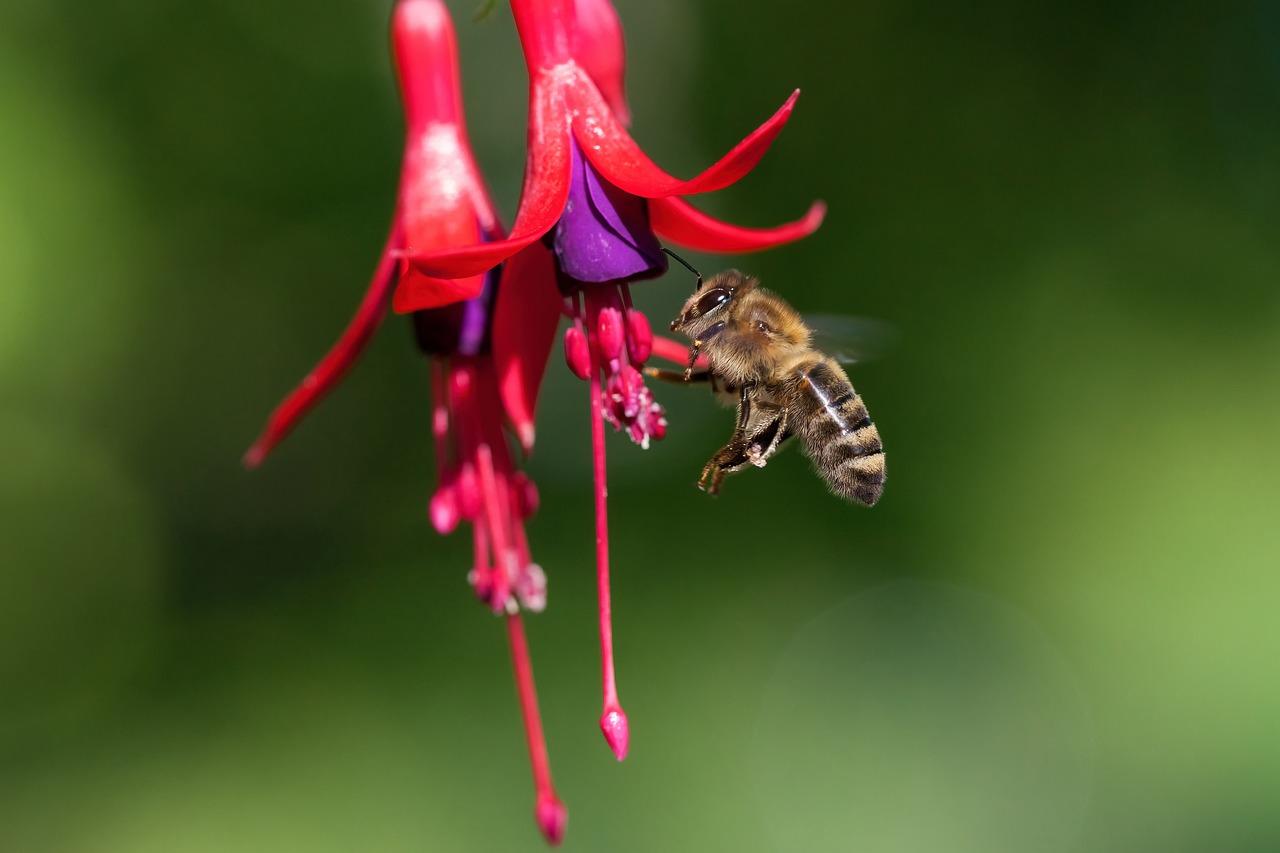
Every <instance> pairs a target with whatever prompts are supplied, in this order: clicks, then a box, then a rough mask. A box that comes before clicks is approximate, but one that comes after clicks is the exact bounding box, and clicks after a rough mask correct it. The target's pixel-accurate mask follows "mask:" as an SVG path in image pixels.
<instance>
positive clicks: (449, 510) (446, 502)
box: [427, 483, 462, 536]
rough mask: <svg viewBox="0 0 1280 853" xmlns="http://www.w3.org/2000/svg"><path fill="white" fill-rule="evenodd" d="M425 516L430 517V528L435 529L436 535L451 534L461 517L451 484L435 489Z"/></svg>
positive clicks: (455, 494)
mask: <svg viewBox="0 0 1280 853" xmlns="http://www.w3.org/2000/svg"><path fill="white" fill-rule="evenodd" d="M427 514H428V515H429V516H430V517H431V526H432V527H434V528H435V529H436V533H439V534H440V535H441V536H444V535H445V534H448V533H452V532H453V530H454V528H455V527H457V526H458V522H459V521H460V520H461V518H462V516H461V513H460V512H459V510H458V496H457V493H456V491H455V489H454V487H453V485H452V484H450V483H445V484H444V485H442V486H441V487H440V488H438V489H436V493H435V494H434V495H432V496H431V504H430V506H429V508H428V510H427Z"/></svg>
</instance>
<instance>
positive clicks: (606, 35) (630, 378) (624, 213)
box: [244, 0, 824, 843]
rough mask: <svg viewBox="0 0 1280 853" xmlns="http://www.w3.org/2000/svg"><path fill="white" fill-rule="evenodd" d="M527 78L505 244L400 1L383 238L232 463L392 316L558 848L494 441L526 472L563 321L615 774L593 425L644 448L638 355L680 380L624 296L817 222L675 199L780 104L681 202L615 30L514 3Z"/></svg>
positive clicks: (522, 587)
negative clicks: (413, 367) (421, 360)
mask: <svg viewBox="0 0 1280 853" xmlns="http://www.w3.org/2000/svg"><path fill="white" fill-rule="evenodd" d="M511 5H512V9H513V11H514V13H515V18H516V24H517V28H518V30H519V33H520V39H521V43H522V45H523V48H524V53H525V59H526V62H527V65H528V68H529V75H530V108H529V120H528V152H527V162H526V171H525V180H524V187H523V191H522V193H521V198H520V207H519V211H518V213H517V215H516V220H515V224H514V226H513V228H512V230H511V233H510V235H509V236H508V235H506V234H504V232H503V230H502V227H501V225H500V224H499V221H498V217H497V215H496V213H495V211H494V207H493V204H492V202H491V201H490V198H489V194H488V191H487V190H486V188H485V186H484V182H483V180H482V179H481V177H480V173H479V170H478V169H477V167H476V164H475V162H474V160H473V158H472V154H471V149H470V144H469V142H468V140H467V135H466V128H465V123H464V120H463V112H462V99H461V91H460V87H459V81H458V69H457V55H456V53H457V48H456V45H455V42H454V34H453V27H452V23H451V22H450V20H449V16H448V13H447V11H446V9H445V7H444V5H443V3H442V2H441V0H399V2H398V3H397V5H396V7H395V12H394V15H393V20H392V48H393V53H394V57H395V64H396V70H397V75H398V78H399V82H400V91H401V95H402V97H403V101H404V107H405V119H406V122H405V123H406V128H405V149H404V160H403V166H402V170H401V175H400V186H399V193H398V196H397V200H396V209H395V214H394V216H393V218H392V224H391V229H390V234H389V235H388V237H387V242H386V245H385V247H384V249H383V252H382V256H381V260H380V262H379V264H378V266H377V269H376V270H375V272H374V275H373V279H372V280H371V282H370V283H369V286H368V289H367V291H366V293H365V296H364V299H363V300H362V302H361V304H360V306H359V308H358V310H357V312H356V314H355V316H354V317H353V318H352V319H351V321H350V322H349V323H348V325H347V328H346V329H345V330H344V331H343V333H342V335H341V337H340V338H339V340H338V342H337V343H336V344H335V345H334V346H333V348H332V349H331V350H330V352H329V353H328V354H326V355H325V357H324V358H323V359H322V360H321V362H320V363H319V364H318V365H317V366H316V368H315V369H314V370H312V372H311V373H310V374H308V375H307V377H306V378H305V379H304V380H303V382H302V383H301V384H300V385H299V386H298V387H297V388H296V389H295V390H294V391H293V392H292V393H290V394H289V395H288V397H286V398H285V400H284V401H283V402H282V403H281V404H280V405H279V406H278V407H277V408H276V410H275V411H274V412H273V413H272V415H271V417H270V418H269V420H268V422H267V425H266V427H265V429H264V430H263V432H262V434H261V436H260V437H259V438H258V440H257V441H256V442H255V443H254V445H253V446H252V447H251V448H250V449H249V451H248V452H247V453H246V454H245V458H244V462H245V465H246V466H247V467H250V468H253V467H256V466H258V465H259V464H261V462H262V461H263V460H264V459H265V458H266V456H267V454H269V453H270V452H271V450H272V449H273V448H274V447H275V445H276V444H277V443H279V442H280V441H281V440H282V439H283V438H284V437H285V436H286V435H287V434H288V433H289V431H290V430H291V429H292V428H293V427H294V426H295V425H296V424H297V423H298V421H299V420H300V419H301V418H302V417H303V415H305V414H306V412H307V411H308V410H309V409H310V408H311V407H312V406H314V405H315V403H316V402H318V401H319V399H320V398H321V397H322V396H323V395H324V394H326V393H327V392H328V391H329V390H330V389H332V388H333V387H334V385H335V384H336V383H337V382H338V380H339V379H340V378H341V377H342V375H343V374H344V373H345V372H346V370H347V369H348V368H349V367H350V366H351V364H352V363H353V362H354V361H355V359H356V358H357V357H358V356H359V354H360V353H361V352H362V351H363V349H364V347H365V346H366V344H367V343H368V341H369V340H370V338H371V337H372V335H373V332H374V331H375V330H376V328H377V326H378V324H379V323H380V322H381V320H382V318H383V316H384V315H385V314H386V309H387V306H388V305H389V304H390V305H392V306H393V307H394V309H395V310H396V311H397V312H398V313H406V314H409V315H411V318H412V320H413V324H414V330H415V333H416V335H417V339H418V343H419V346H420V348H421V349H422V350H423V351H424V352H425V353H427V354H428V355H429V356H431V358H432V367H431V370H432V374H431V376H432V398H433V407H432V433H433V436H434V439H435V452H436V463H437V477H438V481H439V482H438V487H437V489H436V491H435V493H434V495H433V496H432V498H431V501H430V507H429V515H430V518H431V522H432V524H433V525H434V527H435V528H436V530H437V531H439V532H440V533H441V534H445V533H449V532H451V531H452V530H454V529H455V528H456V527H457V526H458V525H459V524H460V523H462V522H464V521H465V522H467V523H469V524H470V525H471V528H472V541H473V545H474V565H473V567H472V570H471V572H470V574H469V575H468V579H469V581H470V583H471V585H472V587H473V589H474V590H475V593H476V595H477V596H478V597H479V598H480V599H481V600H482V601H483V602H484V603H485V604H486V605H487V606H489V607H490V608H491V609H492V610H493V611H494V612H495V613H497V614H499V615H501V616H502V617H503V618H504V620H505V621H506V625H507V631H508V637H509V641H510V646H511V653H512V661H513V666H514V669H515V677H516V685H517V692H518V695H519V698H520V704H521V710H522V713H523V715H524V724H525V733H526V738H527V741H528V747H529V754H530V761H531V764H532V767H533V776H534V784H535V789H536V810H535V815H536V818H537V821H538V824H539V826H540V827H541V829H542V832H543V834H544V835H545V836H546V837H547V839H548V840H549V841H551V842H552V843H557V842H558V841H559V840H560V839H561V837H562V836H563V833H564V827H565V821H566V812H565V809H564V806H563V805H562V804H561V803H560V800H559V799H558V797H557V796H556V793H555V789H554V786H553V784H552V780H551V773H550V769H549V763H548V760H547V750H546V746H545V742H544V738H543V733H542V724H541V720H540V717H539V712H538V704H537V697H536V694H535V691H534V684H533V672H532V667H531V664H530V661H529V652H528V643H527V640H526V637H525V631H524V624H523V622H522V612H523V611H525V610H528V611H534V612H536V611H540V610H542V609H543V607H544V606H545V603H546V578H545V575H544V574H543V572H542V569H541V568H540V567H538V565H537V564H535V563H534V562H533V560H532V558H531V556H530V551H529V544H528V539H527V537H526V535H525V530H524V519H526V518H528V517H529V516H530V515H531V514H532V513H533V512H534V511H535V510H536V508H537V503H538V499H537V490H536V489H535V488H534V486H533V484H532V483H531V482H530V481H529V480H528V478H527V477H525V475H524V474H523V473H522V472H520V471H519V469H518V467H517V465H516V460H515V459H513V457H512V453H511V451H510V450H509V448H508V443H507V439H506V436H505V433H504V430H503V428H504V421H505V423H506V425H508V426H510V427H511V428H512V430H513V431H514V432H515V435H516V437H517V438H518V440H519V443H520V444H521V446H522V447H523V448H524V450H525V451H526V452H529V451H530V450H531V449H532V447H533V444H534V438H535V433H534V412H535V408H536V401H537V394H538V389H539V386H540V383H541V379H542V374H543V372H544V368H545V364H546V360H547V357H548V355H549V353H550V349H551V346H552V344H553V342H554V339H555V335H556V330H557V327H558V324H559V321H560V317H561V316H562V315H566V316H568V318H569V324H568V328H567V329H566V332H565V336H564V349H565V358H566V360H567V363H568V365H569V367H570V369H571V370H572V371H573V372H574V373H575V374H576V375H577V376H578V377H579V378H581V379H583V380H585V381H587V382H588V383H589V386H590V412H591V435H592V452H593V482H594V488H595V510H596V566H597V585H598V591H599V629H600V642H601V659H602V668H603V694H604V695H603V703H602V704H603V708H602V714H601V720H600V725H601V729H602V731H603V732H604V735H605V738H606V740H607V741H608V743H609V745H610V747H611V748H612V750H613V752H614V754H615V755H616V756H617V758H618V759H619V760H621V759H622V758H624V757H625V756H626V753H627V749H628V744H629V724H628V719H627V716H626V714H625V712H624V711H623V710H622V706H621V703H620V702H619V699H618V693H617V687H616V679H615V673H614V661H613V649H612V645H613V642H612V638H613V633H612V623H611V618H610V614H611V604H610V595H609V545H608V522H607V503H606V472H605V467H606V466H605V446H604V425H605V423H606V422H607V423H609V424H610V425H611V426H613V428H614V429H615V430H619V431H622V432H625V433H626V434H627V435H628V436H629V437H630V438H631V439H632V440H633V441H635V442H636V443H637V444H639V445H641V446H642V447H648V446H649V444H650V442H651V441H653V440H657V439H661V438H662V437H663V435H664V434H665V431H666V428H667V423H666V419H665V416H664V413H663V410H662V407H661V406H660V405H659V404H658V403H657V402H656V401H655V400H654V398H653V395H652V394H651V393H650V391H649V389H648V388H647V387H646V386H645V384H644V381H643V377H642V374H641V371H640V368H641V367H642V366H643V364H644V363H645V361H646V360H647V359H648V358H649V356H650V354H651V353H658V354H660V355H662V356H663V357H666V358H669V359H671V360H674V361H676V362H678V363H683V362H684V360H685V359H684V353H685V351H686V350H685V348H684V347H683V346H681V345H678V344H676V343H675V342H673V341H669V340H667V339H664V338H655V337H654V335H653V334H652V332H651V330H650V327H649V323H648V321H647V320H646V318H645V317H644V315H643V314H641V313H640V312H639V311H637V310H636V309H635V308H634V306H633V305H632V302H631V294H630V290H629V284H630V283H631V282H633V281H639V280H642V279H646V278H651V277H654V276H657V275H660V274H662V273H663V272H664V271H665V270H666V268H667V261H666V256H665V255H664V254H663V251H662V247H661V245H660V244H659V242H658V238H659V237H662V238H665V239H668V240H671V241H672V242H674V243H677V244H680V245H682V246H687V247H690V248H693V249H697V250H702V251H711V252H746V251H754V250H757V249H764V248H768V247H771V246H776V245H780V244H782V243H786V242H789V241H792V240H796V239H799V238H800V237H803V236H806V235H808V234H810V233H812V232H813V231H814V230H815V229H816V228H817V227H818V226H819V224H820V223H821V221H822V217H823V213H824V208H823V206H822V205H821V204H820V203H817V204H814V205H813V206H812V207H811V208H810V209H809V211H808V213H806V214H805V216H803V217H802V218H800V219H798V220H796V221H794V222H790V223H787V224H784V225H781V226H778V227H776V228H765V229H751V228H741V227H738V226H735V225H730V224H728V223H724V222H720V221H718V220H715V219H712V218H711V217H709V216H707V215H705V214H703V213H701V212H699V211H697V210H696V209H695V208H693V207H692V206H691V205H689V203H688V202H686V201H685V200H684V196H687V195H692V194H695V193H699V192H707V191H711V190H715V189H720V188H722V187H725V186H728V185H729V184H731V183H733V182H735V181H737V180H738V179H739V178H741V177H743V176H744V175H745V174H746V173H747V172H749V171H750V170H751V168H752V167H754V165H755V164H756V162H758V161H759V159H760V157H761V156H762V155H763V154H764V152H765V150H766V149H767V148H768V147H769V144H770V143H771V142H772V140H773V138H774V137H775V136H776V135H777V133H778V132H779V131H780V130H781V128H782V126H783V124H785V123H786V121H787V119H788V118H789V116H790V114H791V110H792V107H793V105H794V103H795V99H796V94H792V96H791V97H790V98H788V99H787V101H786V102H785V103H784V104H783V106H782V107H781V109H779V110H778V112H777V113H775V114H774V115H773V116H772V117H771V118H770V119H769V120H768V121H767V122H765V123H764V124H763V125H761V126H760V127H759V128H758V129H756V130H755V131H754V132H752V133H751V134H750V135H749V136H747V137H746V139H744V140H743V141H742V142H740V143H739V144H738V145H737V146H735V147H734V148H733V149H732V150H731V151H730V152H729V153H728V154H727V155H725V156H724V157H723V158H721V160H720V161H719V162H717V163H716V164H715V165H714V166H712V167H711V168H710V169H708V170H707V171H705V172H703V173H702V174H701V175H699V176H697V177H696V178H693V179H691V180H688V181H682V180H679V179H677V178H674V177H672V176H670V175H668V174H667V173H665V172H663V171H662V170H661V169H659V168H658V167H657V166H656V165H655V164H653V163H652V161H650V160H649V159H648V157H646V156H645V154H644V153H643V152H642V151H641V150H640V148H639V147H638V146H637V145H636V144H635V142H634V141H632V139H631V137H630V136H629V135H628V134H627V131H626V125H627V124H628V120H629V114H628V110H627V106H626V98H625V92H624V88H623V66H624V60H623V43H622V31H621V27H620V25H619V22H618V18H617V14H616V13H615V11H614V9H613V7H612V5H611V4H610V3H609V0H512V4H511Z"/></svg>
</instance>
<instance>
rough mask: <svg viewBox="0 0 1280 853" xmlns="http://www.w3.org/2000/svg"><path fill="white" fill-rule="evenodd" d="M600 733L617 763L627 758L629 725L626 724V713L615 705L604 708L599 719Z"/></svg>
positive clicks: (629, 744)
mask: <svg viewBox="0 0 1280 853" xmlns="http://www.w3.org/2000/svg"><path fill="white" fill-rule="evenodd" d="M600 731H602V732H604V739H605V741H606V742H608V744H609V748H610V749H612V750H613V754H614V756H615V757H617V759H618V760H619V761H622V760H623V759H624V758H626V757H627V750H628V749H629V748H630V746H631V725H630V723H628V722H627V713H626V711H623V710H622V708H620V707H619V706H617V705H613V706H611V707H609V706H606V707H605V709H604V714H603V715H601V717H600Z"/></svg>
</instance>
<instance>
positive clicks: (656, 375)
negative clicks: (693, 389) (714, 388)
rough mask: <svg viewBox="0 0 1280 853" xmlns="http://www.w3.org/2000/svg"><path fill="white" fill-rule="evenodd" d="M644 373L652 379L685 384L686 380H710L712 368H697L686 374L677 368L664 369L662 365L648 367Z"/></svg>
mask: <svg viewBox="0 0 1280 853" xmlns="http://www.w3.org/2000/svg"><path fill="white" fill-rule="evenodd" d="M644 375H645V376H648V377H650V378H651V379H660V380H661V381H663V382H676V383H680V384H684V383H685V382H710V381H711V371H710V370H695V371H694V372H693V373H691V374H689V375H688V376H686V375H685V374H683V373H681V372H679V371H677V370H663V369H662V368H661V367H646V368H645V369H644Z"/></svg>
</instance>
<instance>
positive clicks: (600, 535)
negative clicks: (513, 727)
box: [587, 291, 630, 761]
mask: <svg viewBox="0 0 1280 853" xmlns="http://www.w3.org/2000/svg"><path fill="white" fill-rule="evenodd" d="M599 302H600V300H599V298H598V297H597V296H596V295H595V294H594V293H593V292H591V291H589V292H588V293H587V311H588V323H587V328H589V329H594V328H597V327H598V316H599V313H600V307H601V306H600V305H599ZM592 355H593V356H594V361H595V364H594V365H593V369H592V371H591V378H590V382H591V459H592V481H593V487H594V492H595V510H596V588H597V593H598V596H599V616H600V662H601V677H602V681H603V694H604V695H603V702H602V704H603V709H602V712H601V716H600V730H601V731H602V732H603V733H604V738H605V741H606V742H608V744H609V748H610V749H612V750H613V754H614V755H615V756H617V759H618V760H619V761H621V760H623V759H624V758H626V757H627V749H628V746H629V741H630V734H629V727H628V725H627V715H626V713H625V712H624V711H623V710H622V706H621V705H620V704H619V703H618V686H617V681H616V678H615V673H614V661H613V611H612V606H611V603H610V598H609V509H608V500H609V487H608V482H607V468H606V464H605V447H604V395H603V393H602V391H601V388H600V373H601V370H602V367H603V366H602V365H601V364H600V357H601V353H600V351H599V347H598V346H596V347H592Z"/></svg>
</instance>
